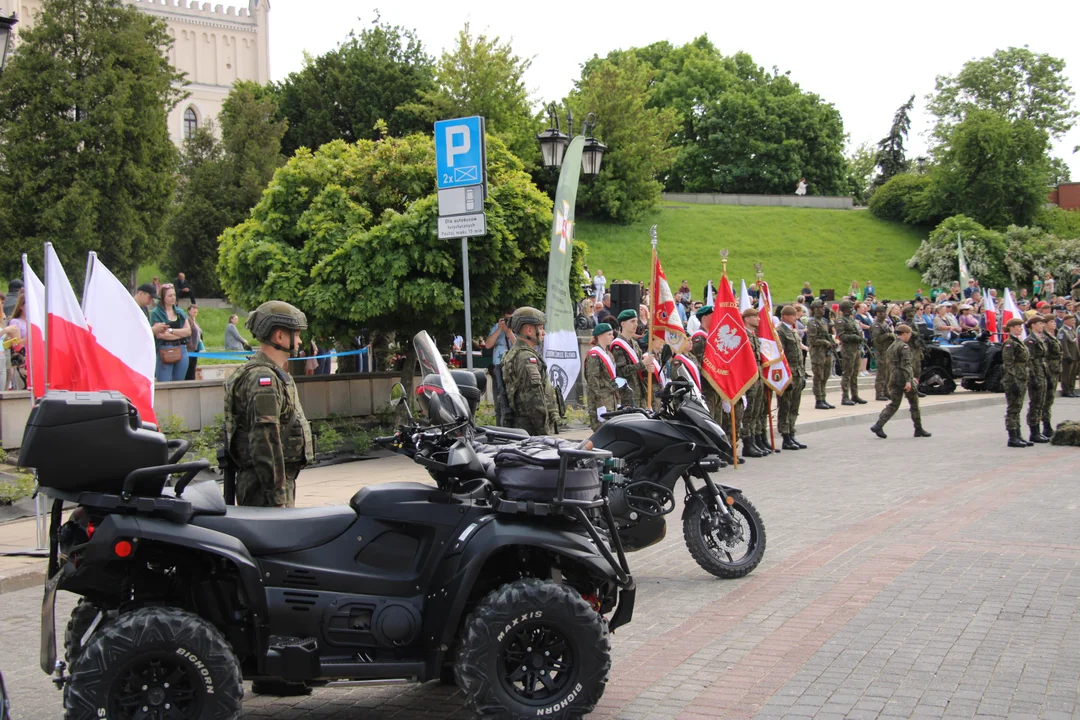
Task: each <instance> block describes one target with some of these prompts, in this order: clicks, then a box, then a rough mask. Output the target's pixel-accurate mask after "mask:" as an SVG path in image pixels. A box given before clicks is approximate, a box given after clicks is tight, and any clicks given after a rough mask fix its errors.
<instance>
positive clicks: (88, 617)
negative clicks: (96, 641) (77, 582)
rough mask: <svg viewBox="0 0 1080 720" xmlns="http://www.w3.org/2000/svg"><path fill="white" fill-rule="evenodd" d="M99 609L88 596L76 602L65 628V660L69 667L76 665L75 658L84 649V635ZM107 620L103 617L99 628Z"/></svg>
mask: <svg viewBox="0 0 1080 720" xmlns="http://www.w3.org/2000/svg"><path fill="white" fill-rule="evenodd" d="M99 610H100V608H98V607H96V606H95V605H94V604H93V603H91V602H90V601H89V600H87V599H86V598H79V602H77V603H75V608H74V609H73V610H72V611H71V617H70V618H69V619H68V624H67V627H66V628H65V629H64V660H65V661H66V662H67V665H68V667H71V666H72V665H74V664H75V660H76V659H77V658H78V657H79V651H80V650H82V639H83V636H84V635H86V631H87V630H89V629H90V626H91V625H92V624H93V622H94V618H96V617H97V614H98V612H99ZM105 621H106V618H102V619H101V623H99V624H98V628H100V627H101V626H102V625H104V624H105ZM96 629H97V628H95V631H96Z"/></svg>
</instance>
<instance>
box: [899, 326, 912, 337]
mask: <svg viewBox="0 0 1080 720" xmlns="http://www.w3.org/2000/svg"><path fill="white" fill-rule="evenodd" d="M909 332H911V326H910V325H904V324H900V325H897V326H896V334H897V335H903V334H905V333H909Z"/></svg>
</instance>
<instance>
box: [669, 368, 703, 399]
mask: <svg viewBox="0 0 1080 720" xmlns="http://www.w3.org/2000/svg"><path fill="white" fill-rule="evenodd" d="M673 364H674V365H675V378H677V379H681V380H686V381H687V382H688V383H689V384H690V393H689V394H688V395H687V397H688V398H693V399H694V400H697V401H698V402H699V403H701V404H702V405H705V398H704V397H703V396H702V394H701V389H700V387H699V383H701V382H707V381H705V380H704V379H703V378H701V371H700V370H698V368H697V367H696V366H695V367H693V368H689V367H687V366H686V364H685V363H683V362H679V363H673ZM695 373H697V374H696V375H695Z"/></svg>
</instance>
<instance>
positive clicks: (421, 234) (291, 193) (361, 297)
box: [218, 135, 581, 344]
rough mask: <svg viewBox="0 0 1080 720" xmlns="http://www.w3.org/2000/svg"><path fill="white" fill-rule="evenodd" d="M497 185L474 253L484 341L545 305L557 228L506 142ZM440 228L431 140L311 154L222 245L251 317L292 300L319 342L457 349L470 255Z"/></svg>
mask: <svg viewBox="0 0 1080 720" xmlns="http://www.w3.org/2000/svg"><path fill="white" fill-rule="evenodd" d="M488 173H489V175H488V177H489V189H490V193H489V197H488V198H487V201H486V203H485V211H486V212H487V227H488V234H487V236H486V237H485V238H483V240H481V241H476V242H473V243H472V244H471V245H470V254H469V264H470V276H471V285H472V314H473V322H474V328H481V329H486V328H487V327H488V326H489V325H490V323H492V322H493V321H494V318H495V317H496V315H497V313H499V312H500V311H501V310H502V309H503V307H504V306H505V305H507V304H510V303H521V304H526V303H537V304H539V305H540V306H543V302H544V301H543V298H544V296H545V291H546V278H547V265H548V251H549V238H550V232H551V221H552V216H551V201H550V200H549V199H548V198H547V197H546V196H545V195H544V194H543V193H541V192H540V191H539V190H538V189H537V188H536V186H534V185H533V183H532V181H531V180H530V178H529V176H528V175H527V174H526V173H525V171H524V169H523V167H522V164H521V162H520V161H519V160H518V159H517V158H516V157H514V156H513V155H512V154H510V153H509V152H508V151H507V149H506V146H505V145H503V143H502V142H501V141H499V140H498V139H497V138H494V137H489V138H488ZM437 216H438V203H437V199H436V196H435V152H434V144H433V143H432V140H431V138H430V137H427V136H423V135H410V136H407V137H405V138H386V139H384V140H381V141H379V142H372V141H369V140H361V141H359V142H357V143H353V144H347V143H345V142H343V141H340V140H338V141H334V142H332V143H328V144H326V145H324V146H323V147H321V148H319V150H317V151H315V152H311V151H309V150H302V151H299V152H298V153H297V154H296V155H295V156H294V157H293V158H292V159H291V160H289V162H288V163H286V165H285V166H284V167H282V168H281V169H279V170H278V171H277V173H276V175H275V176H274V179H273V181H272V182H271V183H270V186H269V187H268V188H267V190H266V192H265V193H264V194H263V197H262V200H261V201H260V202H259V203H258V205H256V206H255V208H254V210H252V213H251V216H250V217H249V218H248V219H247V220H245V221H244V222H243V223H241V224H240V225H238V226H236V227H233V228H229V229H227V230H226V231H225V232H224V233H223V235H222V237H221V250H220V256H219V257H220V260H219V263H218V272H219V274H220V276H221V284H222V287H223V288H224V290H225V292H226V294H227V296H228V297H229V298H230V299H232V300H233V301H234V302H237V303H238V304H240V305H241V306H243V307H255V306H257V305H258V304H259V303H261V302H264V301H266V300H269V299H271V298H286V299H288V300H289V301H290V302H293V303H295V304H296V305H297V306H298V307H300V308H301V309H302V310H304V311H305V312H306V313H308V319H309V322H310V325H311V333H312V335H313V336H314V337H316V338H320V337H321V338H337V339H338V340H339V341H345V340H346V339H348V338H354V337H356V335H357V334H358V333H359V332H360V331H361V330H362V329H367V330H369V331H372V332H385V333H391V332H397V333H398V335H397V338H398V340H399V341H401V342H402V343H403V344H404V343H405V342H406V341H407V340H409V339H411V337H412V335H413V334H414V333H416V332H417V331H419V330H421V329H426V330H428V331H429V332H431V333H432V335H433V336H435V337H439V336H440V335H443V336H445V334H447V333H450V332H452V331H453V330H455V329H460V327H461V322H462V316H463V307H464V304H463V299H462V277H461V253H460V244H459V243H458V242H457V241H446V240H439V239H438V237H437ZM575 255H577V253H575ZM580 267H581V266H580V260H579V259H576V268H577V271H578V272H580ZM579 296H580V293H579ZM482 331H483V330H479V331H478V334H479V333H480V332H482Z"/></svg>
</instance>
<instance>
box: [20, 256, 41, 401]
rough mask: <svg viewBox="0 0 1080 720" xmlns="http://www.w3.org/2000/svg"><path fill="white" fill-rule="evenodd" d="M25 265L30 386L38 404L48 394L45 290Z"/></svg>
mask: <svg viewBox="0 0 1080 720" xmlns="http://www.w3.org/2000/svg"><path fill="white" fill-rule="evenodd" d="M22 261H23V320H24V321H25V322H26V334H27V337H25V338H23V342H24V343H26V366H27V367H26V386H27V387H28V388H29V389H30V390H31V391H32V392H33V393H34V399H35V400H37V399H38V398H40V397H41V396H42V395H44V394H45V286H44V285H43V284H42V283H41V280H40V279H38V276H37V273H35V272H34V271H33V270H32V269H31V268H30V263H28V262H27V261H26V255H23V257H22Z"/></svg>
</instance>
